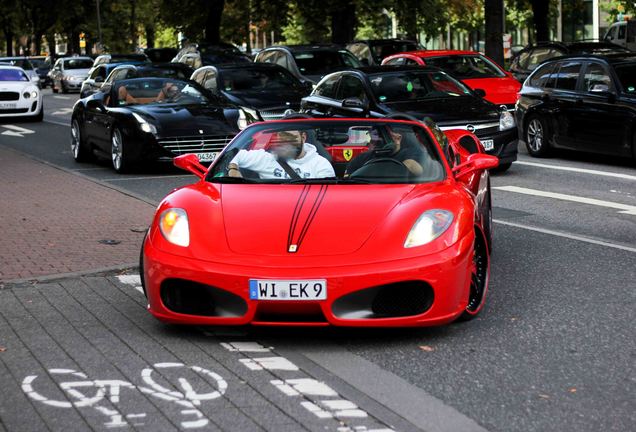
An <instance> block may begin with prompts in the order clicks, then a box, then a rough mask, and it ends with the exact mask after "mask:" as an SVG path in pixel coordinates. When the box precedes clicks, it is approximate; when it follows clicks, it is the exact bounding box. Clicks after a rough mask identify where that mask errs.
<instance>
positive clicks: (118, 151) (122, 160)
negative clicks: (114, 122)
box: [110, 126, 130, 174]
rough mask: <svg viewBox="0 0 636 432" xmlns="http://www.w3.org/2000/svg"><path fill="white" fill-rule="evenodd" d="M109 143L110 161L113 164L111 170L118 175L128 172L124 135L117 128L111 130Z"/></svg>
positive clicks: (128, 164)
mask: <svg viewBox="0 0 636 432" xmlns="http://www.w3.org/2000/svg"><path fill="white" fill-rule="evenodd" d="M110 143H111V145H110V160H111V162H112V164H113V169H114V170H115V171H116V172H118V173H120V174H123V173H125V172H128V171H129V169H130V161H129V160H128V156H127V154H126V149H125V147H124V135H123V134H122V132H121V130H120V129H119V128H118V127H117V126H115V127H114V128H113V133H112V135H111V139H110Z"/></svg>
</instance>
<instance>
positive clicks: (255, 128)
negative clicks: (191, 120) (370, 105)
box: [203, 118, 452, 186]
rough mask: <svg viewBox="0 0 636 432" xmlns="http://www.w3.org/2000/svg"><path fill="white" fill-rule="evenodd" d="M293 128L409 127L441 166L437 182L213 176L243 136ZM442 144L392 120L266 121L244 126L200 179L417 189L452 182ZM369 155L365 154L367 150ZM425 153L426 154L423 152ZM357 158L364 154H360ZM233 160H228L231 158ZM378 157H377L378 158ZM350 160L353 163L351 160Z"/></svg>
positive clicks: (425, 130) (422, 128)
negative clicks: (280, 128) (413, 187)
mask: <svg viewBox="0 0 636 432" xmlns="http://www.w3.org/2000/svg"><path fill="white" fill-rule="evenodd" d="M295 124H298V125H299V128H298V129H295V128H290V129H288V130H300V129H311V126H312V125H314V127H316V128H318V127H320V126H321V124H324V125H325V127H326V126H328V125H329V124H333V125H336V126H337V125H343V126H344V125H346V126H348V127H355V126H369V127H374V126H379V127H382V126H384V127H386V126H387V125H388V126H389V127H391V126H401V127H411V128H413V131H414V133H417V132H419V133H421V134H423V135H424V137H425V140H426V143H422V144H421V145H422V147H423V148H424V147H426V149H428V151H429V157H431V158H432V159H433V160H436V161H437V163H439V165H440V166H441V167H440V168H441V173H440V174H439V175H438V177H437V178H434V179H425V180H423V181H417V180H415V179H413V178H411V177H409V179H408V181H386V182H379V181H370V180H365V178H364V177H358V178H354V177H346V176H338V175H337V174H336V177H325V178H307V179H302V180H306V181H301V180H295V179H285V180H284V181H281V180H268V179H258V180H256V181H255V180H254V179H249V178H242V177H239V178H233V177H229V176H227V175H224V176H218V175H216V174H218V173H215V169H218V168H219V167H218V165H220V164H226V165H227V164H229V162H230V160H231V159H229V160H227V161H225V160H224V159H226V156H227V154H228V153H230V152H232V151H233V150H235V149H237V148H239V147H238V146H236V143H238V142H240V141H241V140H243V139H245V135H248V134H249V135H250V136H254V135H255V134H256V133H258V132H260V131H265V130H273V129H275V128H276V126H278V125H282V126H293V125H295ZM416 128H418V129H419V130H417V129H416ZM282 130H286V129H282ZM442 145H443V144H442V143H440V142H439V141H438V140H437V136H436V135H435V134H434V133H433V131H432V130H431V128H430V127H429V126H428V125H426V124H424V123H422V122H419V121H411V120H393V119H346V120H342V119H332V118H312V119H290V120H275V121H270V122H266V123H265V122H259V123H254V124H252V125H250V126H248V127H247V128H246V129H244V130H242V131H241V132H239V133H238V134H237V135H236V136H235V137H234V138H233V139H232V141H230V143H228V144H227V145H226V146H225V148H224V149H223V150H222V151H221V152H220V153H219V154H218V155H217V157H216V158H215V159H214V162H212V164H211V165H210V166H209V168H208V170H207V172H206V174H205V176H204V177H203V181H205V182H208V183H216V184H224V183H245V184H259V185H271V184H276V185H307V184H336V185H373V186H383V185H420V184H427V185H428V184H433V183H438V182H443V181H446V180H447V179H448V178H452V172H451V170H450V165H449V164H448V161H447V160H446V157H445V156H444V150H443V149H442ZM239 150H242V148H239ZM367 151H369V150H367ZM424 151H427V150H424ZM361 154H364V152H363V153H361ZM233 157H234V156H232V158H233ZM378 157H380V156H378ZM351 160H353V159H351ZM351 160H349V161H347V163H349V162H350V161H351ZM332 166H333V162H332Z"/></svg>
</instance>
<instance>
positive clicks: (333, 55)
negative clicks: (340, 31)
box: [254, 45, 362, 84]
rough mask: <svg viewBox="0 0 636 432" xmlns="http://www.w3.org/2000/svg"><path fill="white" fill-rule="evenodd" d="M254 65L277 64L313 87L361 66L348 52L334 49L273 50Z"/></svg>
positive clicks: (262, 53) (263, 53) (292, 47)
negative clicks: (326, 77) (341, 72)
mask: <svg viewBox="0 0 636 432" xmlns="http://www.w3.org/2000/svg"><path fill="white" fill-rule="evenodd" d="M254 61H255V62H257V63H273V64H277V65H279V66H281V67H284V68H285V69H287V70H288V71H289V72H291V73H292V75H294V76H295V77H296V78H298V79H299V80H300V81H302V82H309V83H312V84H316V83H317V82H318V81H320V80H321V79H322V77H324V76H325V75H327V74H329V73H331V72H336V71H339V70H343V69H349V68H355V67H361V66H362V63H360V60H358V59H357V58H356V57H355V56H354V55H353V54H351V52H350V51H349V50H346V49H344V48H342V47H339V46H337V45H287V46H275V47H270V48H266V49H264V50H262V51H260V52H259V53H258V55H257V56H256V58H255V59H254Z"/></svg>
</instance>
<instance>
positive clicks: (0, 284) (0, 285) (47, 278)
mask: <svg viewBox="0 0 636 432" xmlns="http://www.w3.org/2000/svg"><path fill="white" fill-rule="evenodd" d="M137 268H139V263H128V264H120V265H116V266H111V267H102V268H97V269H91V270H80V271H76V272H69V273H56V274H51V275H44V276H38V277H32V278H24V279H11V280H6V281H2V280H0V290H5V289H10V288H11V287H10V286H9V285H20V284H26V283H32V284H35V283H41V282H52V281H56V280H60V279H70V278H77V277H82V276H90V275H96V274H100V273H110V272H115V271H124V270H133V269H137Z"/></svg>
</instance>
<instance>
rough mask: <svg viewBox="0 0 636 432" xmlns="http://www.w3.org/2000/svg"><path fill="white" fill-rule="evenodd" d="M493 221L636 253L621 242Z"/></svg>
mask: <svg viewBox="0 0 636 432" xmlns="http://www.w3.org/2000/svg"><path fill="white" fill-rule="evenodd" d="M493 222H495V223H498V224H500V225H507V226H511V227H515V228H520V229H525V230H528V231H535V232H539V233H542V234H549V235H553V236H556V237H563V238H567V239H570V240H577V241H581V242H585V243H590V244H595V245H600V246H605V247H609V248H613V249H620V250H624V251H627V252H634V253H636V247H630V246H625V245H621V244H616V243H610V242H606V241H603V240H596V239H592V238H589V237H583V236H578V235H574V234H568V233H564V232H560V231H554V230H549V229H545V228H538V227H533V226H528V225H523V224H518V223H514V222H508V221H503V220H499V219H493Z"/></svg>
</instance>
